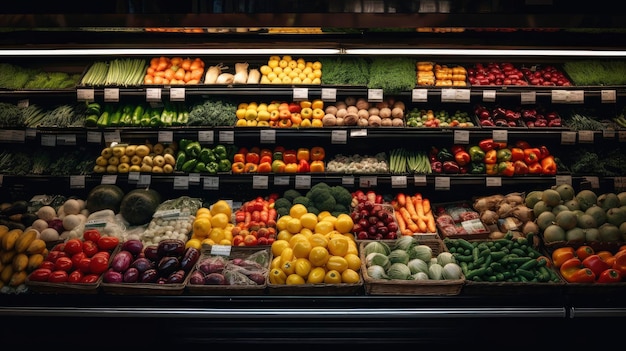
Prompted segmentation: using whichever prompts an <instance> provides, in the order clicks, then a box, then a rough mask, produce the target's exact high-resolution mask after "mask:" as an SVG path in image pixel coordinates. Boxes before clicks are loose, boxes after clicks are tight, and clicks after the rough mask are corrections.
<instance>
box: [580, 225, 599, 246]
mask: <svg viewBox="0 0 626 351" xmlns="http://www.w3.org/2000/svg"><path fill="white" fill-rule="evenodd" d="M584 230H585V241H586V242H588V243H590V242H594V241H600V231H599V230H598V228H588V229H584Z"/></svg>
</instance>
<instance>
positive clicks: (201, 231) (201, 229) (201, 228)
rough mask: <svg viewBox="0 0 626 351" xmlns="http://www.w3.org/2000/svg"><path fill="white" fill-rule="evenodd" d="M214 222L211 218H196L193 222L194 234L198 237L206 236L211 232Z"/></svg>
mask: <svg viewBox="0 0 626 351" xmlns="http://www.w3.org/2000/svg"><path fill="white" fill-rule="evenodd" d="M211 228H212V223H211V219H210V218H206V217H200V218H196V219H195V220H194V221H193V224H192V230H193V235H194V236H196V237H198V238H206V237H207V236H208V235H209V233H210V232H211Z"/></svg>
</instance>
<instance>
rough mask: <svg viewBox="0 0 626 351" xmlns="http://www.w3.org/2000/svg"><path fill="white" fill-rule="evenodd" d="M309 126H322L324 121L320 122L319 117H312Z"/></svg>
mask: <svg viewBox="0 0 626 351" xmlns="http://www.w3.org/2000/svg"><path fill="white" fill-rule="evenodd" d="M311 126H312V127H323V126H324V123H323V122H322V120H321V119H313V120H311Z"/></svg>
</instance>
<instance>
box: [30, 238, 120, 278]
mask: <svg viewBox="0 0 626 351" xmlns="http://www.w3.org/2000/svg"><path fill="white" fill-rule="evenodd" d="M119 243H120V242H119V239H118V238H117V237H114V236H102V235H101V234H100V232H99V231H98V230H97V229H88V230H86V231H85V232H84V233H83V240H81V239H78V238H74V239H69V240H67V241H66V242H63V243H60V244H57V245H56V246H54V247H53V248H52V250H50V252H49V253H48V255H46V258H45V259H44V260H43V262H42V263H41V264H40V265H39V267H37V269H35V270H34V271H33V272H31V274H30V276H29V277H28V279H29V280H31V281H37V282H50V283H66V282H67V283H81V284H90V283H96V282H97V281H98V279H99V278H100V276H101V275H102V274H103V273H104V272H106V270H107V269H108V268H109V259H110V257H111V252H113V250H114V249H115V248H116V247H117V246H118V245H119Z"/></svg>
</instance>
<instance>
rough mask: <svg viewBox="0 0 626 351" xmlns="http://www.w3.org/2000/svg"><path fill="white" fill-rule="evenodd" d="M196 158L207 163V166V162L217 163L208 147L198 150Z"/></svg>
mask: <svg viewBox="0 0 626 351" xmlns="http://www.w3.org/2000/svg"><path fill="white" fill-rule="evenodd" d="M198 158H199V159H200V161H202V162H204V163H207V164H208V163H209V162H215V161H217V158H216V157H215V154H213V150H211V149H210V148H208V147H203V148H202V150H200V155H199V156H198Z"/></svg>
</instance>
